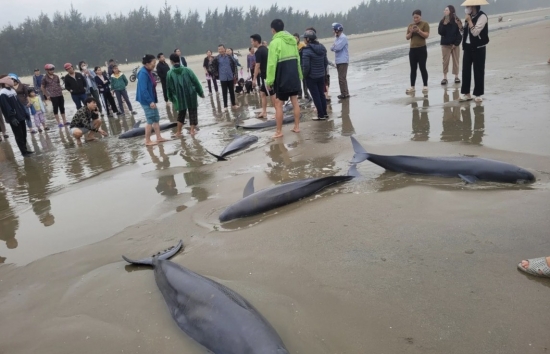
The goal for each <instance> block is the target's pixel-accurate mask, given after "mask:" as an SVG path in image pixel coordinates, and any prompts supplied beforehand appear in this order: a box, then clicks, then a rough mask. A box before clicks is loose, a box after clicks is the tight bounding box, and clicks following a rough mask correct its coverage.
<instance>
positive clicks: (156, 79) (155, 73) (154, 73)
mask: <svg viewBox="0 0 550 354" xmlns="http://www.w3.org/2000/svg"><path fill="white" fill-rule="evenodd" d="M139 69H141V66H139V65H138V66H136V67H135V68H134V69H133V70H132V75H130V77H129V80H130V81H131V82H135V81H136V80H137V72H138V70H139ZM152 74H153V77H154V78H155V81H156V82H157V83H159V82H160V77H159V75H158V74H157V71H156V70H153V71H152Z"/></svg>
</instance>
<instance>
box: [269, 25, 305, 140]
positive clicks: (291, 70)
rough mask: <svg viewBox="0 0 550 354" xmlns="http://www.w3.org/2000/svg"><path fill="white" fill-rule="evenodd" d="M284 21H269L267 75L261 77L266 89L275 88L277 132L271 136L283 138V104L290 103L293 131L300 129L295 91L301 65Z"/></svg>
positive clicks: (299, 85) (299, 87)
mask: <svg viewBox="0 0 550 354" xmlns="http://www.w3.org/2000/svg"><path fill="white" fill-rule="evenodd" d="M284 29H285V24H284V22H283V21H282V20H280V19H275V20H273V21H272V22H271V33H273V40H272V41H271V48H270V50H269V53H268V57H267V77H266V80H265V86H266V90H267V91H269V90H270V89H271V87H273V90H274V91H275V95H276V98H277V100H276V101H275V119H276V120H277V131H276V132H275V135H274V136H273V138H274V139H276V138H282V137H283V103H284V102H286V101H288V99H289V98H290V102H292V107H293V108H294V128H292V131H293V132H294V133H299V132H300V105H299V103H298V93H299V92H300V89H301V86H302V80H303V76H302V68H301V66H300V54H299V53H298V46H297V45H296V39H295V38H294V36H292V35H291V34H290V33H288V32H287V31H285V30H284Z"/></svg>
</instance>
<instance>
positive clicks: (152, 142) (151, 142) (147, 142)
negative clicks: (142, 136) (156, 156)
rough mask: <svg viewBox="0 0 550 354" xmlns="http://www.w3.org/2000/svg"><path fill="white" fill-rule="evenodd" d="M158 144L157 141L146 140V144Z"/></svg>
mask: <svg viewBox="0 0 550 354" xmlns="http://www.w3.org/2000/svg"><path fill="white" fill-rule="evenodd" d="M157 144H158V142H156V141H146V142H145V146H153V145H157Z"/></svg>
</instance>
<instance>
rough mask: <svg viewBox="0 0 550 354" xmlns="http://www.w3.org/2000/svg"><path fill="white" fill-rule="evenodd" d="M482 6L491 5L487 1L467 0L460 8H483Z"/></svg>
mask: <svg viewBox="0 0 550 354" xmlns="http://www.w3.org/2000/svg"><path fill="white" fill-rule="evenodd" d="M481 5H489V3H488V2H487V0H466V1H464V2H463V3H462V5H460V6H481Z"/></svg>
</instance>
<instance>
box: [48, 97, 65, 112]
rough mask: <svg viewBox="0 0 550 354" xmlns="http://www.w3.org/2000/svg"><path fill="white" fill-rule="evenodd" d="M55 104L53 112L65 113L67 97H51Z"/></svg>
mask: <svg viewBox="0 0 550 354" xmlns="http://www.w3.org/2000/svg"><path fill="white" fill-rule="evenodd" d="M50 100H51V101H52V106H53V114H55V115H57V114H59V113H61V114H65V98H63V96H57V97H50Z"/></svg>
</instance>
